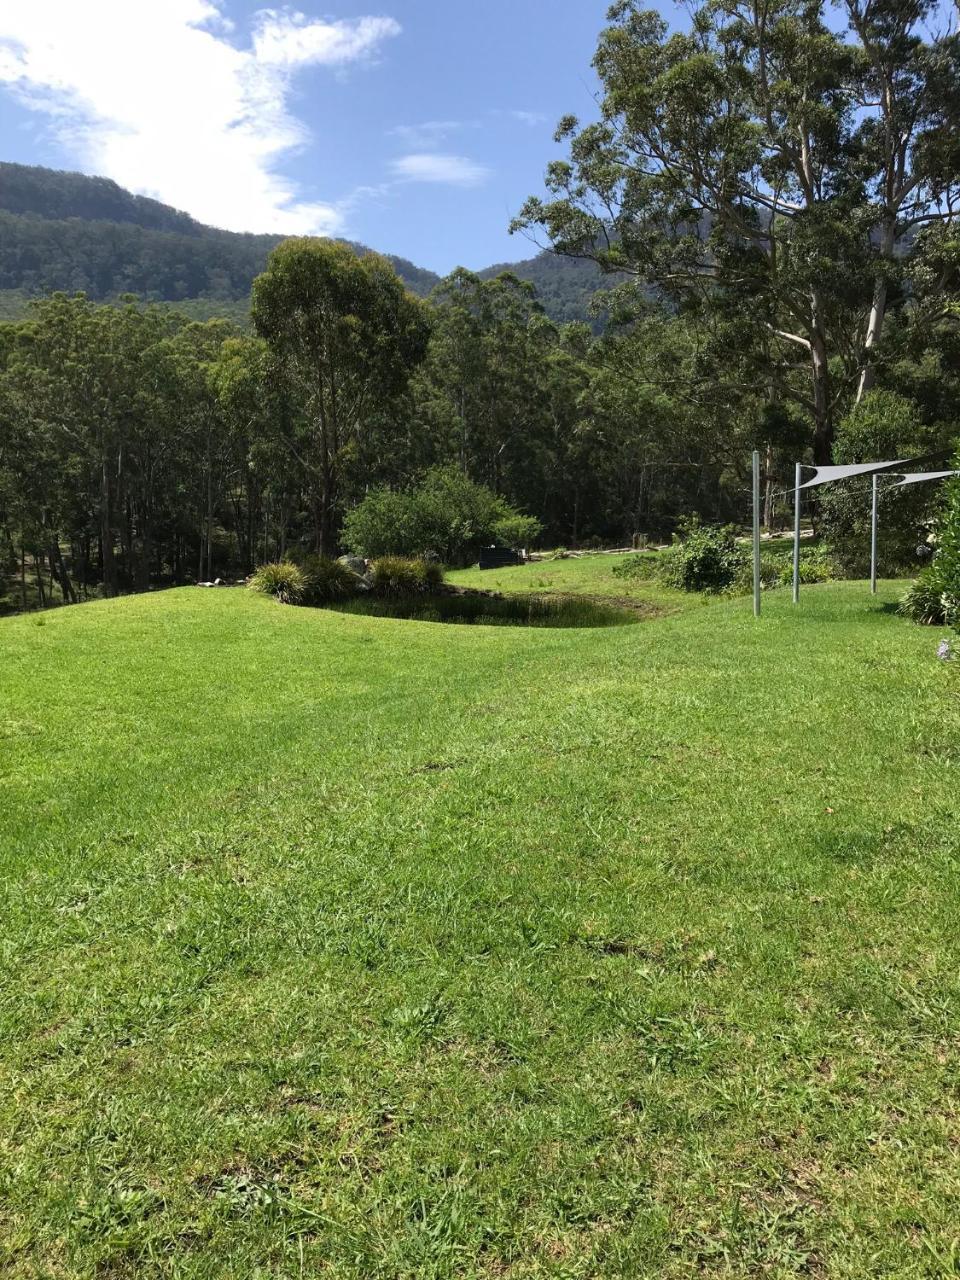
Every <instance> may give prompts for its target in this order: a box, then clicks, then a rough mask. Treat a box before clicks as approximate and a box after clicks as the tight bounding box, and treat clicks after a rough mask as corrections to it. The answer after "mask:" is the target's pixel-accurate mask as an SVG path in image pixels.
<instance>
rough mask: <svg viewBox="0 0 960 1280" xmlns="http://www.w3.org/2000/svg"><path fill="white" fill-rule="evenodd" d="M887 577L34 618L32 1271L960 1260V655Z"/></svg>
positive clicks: (9, 813)
mask: <svg viewBox="0 0 960 1280" xmlns="http://www.w3.org/2000/svg"><path fill="white" fill-rule="evenodd" d="M881 592H882V593H881V597H880V600H879V602H875V601H873V600H871V598H870V597H869V595H868V593H867V592H866V590H865V588H864V587H863V586H862V584H842V585H837V586H830V587H818V588H813V589H810V590H808V591H806V592H805V594H804V600H803V604H802V608H801V609H800V610H799V611H794V610H793V609H792V608H791V605H790V601H789V595H788V594H787V593H784V592H780V593H774V594H773V595H771V596H770V597H768V598H767V600H765V608H764V616H763V617H762V618H761V619H760V621H759V622H755V621H754V619H753V618H752V617H751V615H750V606H749V601H744V600H734V601H730V602H720V603H717V604H715V605H713V606H712V607H710V608H702V609H696V610H693V611H691V612H689V613H686V614H678V615H676V616H671V617H667V618H662V619H659V620H656V621H652V622H649V623H645V624H642V625H639V626H633V627H621V628H609V629H604V630H597V631H567V632H562V631H549V630H548V631H544V630H519V629H510V628H504V627H498V628H489V629H488V628H483V627H465V628H457V627H449V626H442V625H431V624H417V623H407V622H400V621H392V620H380V619H367V618H361V617H352V616H346V615H336V614H330V613H324V612H314V611H309V610H294V609H284V608H281V607H279V606H276V605H274V604H273V603H272V602H270V601H268V600H266V599H262V598H255V597H252V596H250V595H249V594H248V593H246V592H244V591H241V590H236V591H219V592H218V591H207V592H204V591H198V590H195V589H185V590H180V591H174V592H169V593H165V594H156V595H152V596H141V597H133V598H128V599H125V600H120V601H110V602H98V603H94V604H90V605H84V606H79V607H76V608H73V609H63V610H57V611H54V612H52V613H50V614H48V615H46V616H43V617H41V616H37V615H33V616H23V617H16V618H10V619H5V620H2V621H0V849H2V851H3V855H2V868H3V879H2V893H3V902H2V919H3V932H2V937H0V958H2V964H3V975H2V981H0V992H2V997H0V1271H2V1273H3V1274H4V1275H5V1276H7V1275H9V1276H13V1277H17V1278H19V1277H38V1276H57V1277H61V1276H83V1277H94V1276H97V1277H111V1278H113V1277H121V1276H131V1277H132V1276H136V1277H137V1278H138V1280H140V1278H141V1277H153V1276H157V1277H159V1276H164V1277H169V1276H176V1277H210V1278H212V1277H218V1278H219V1277H223V1276H236V1277H253V1276H290V1277H295V1276H302V1275H331V1276H337V1277H341V1276H343V1277H357V1278H358V1280H359V1278H360V1277H384V1280H386V1278H387V1277H390V1278H391V1280H392V1278H394V1277H454V1276H456V1277H493V1276H497V1277H502V1276H509V1277H514V1278H515V1277H541V1276H551V1277H554V1276H556V1277H580V1276H583V1277H587V1276H591V1277H592V1276H604V1277H618V1276H623V1277H627V1276H629V1277H651V1278H653V1277H658V1278H659V1277H687V1276H691V1275H698V1274H707V1275H727V1276H744V1275H761V1274H763V1275H770V1276H778V1277H782V1276H790V1275H804V1276H830V1277H832V1278H833V1277H848V1278H850V1280H853V1278H854V1277H856V1280H862V1278H863V1277H872V1276H893V1275H896V1276H908V1275H909V1276H930V1277H933V1276H942V1275H944V1274H949V1273H950V1268H951V1267H952V1266H953V1264H954V1258H955V1253H956V1247H955V1238H956V1234H957V1231H956V1222H957V1218H958V1211H960V1170H958V1165H957V1159H956V1151H957V1146H958V1142H960V1110H958V1103H957V1083H958V1073H960V1057H958V1051H957V1042H956V1035H955V1028H956V1025H957V1018H958V1016H960V943H958V937H960V935H958V931H957V924H958V906H960V890H958V877H957V870H958V858H960V822H958V808H960V788H958V783H957V780H958V765H960V749H958V742H960V697H958V695H960V688H958V685H957V678H956V674H955V673H954V672H953V671H951V669H950V667H949V666H948V665H946V664H938V663H937V662H936V661H935V660H934V658H933V649H934V647H935V643H936V639H937V637H936V635H935V634H934V633H931V632H930V631H926V630H921V629H917V628H912V627H910V626H909V625H907V624H906V623H904V622H903V621H902V620H900V619H898V618H897V617H895V616H894V615H892V614H891V613H890V612H886V611H884V608H883V605H884V603H888V602H889V601H890V600H892V599H893V598H894V597H895V594H896V588H895V586H894V585H893V584H889V585H887V586H884V587H882V589H881Z"/></svg>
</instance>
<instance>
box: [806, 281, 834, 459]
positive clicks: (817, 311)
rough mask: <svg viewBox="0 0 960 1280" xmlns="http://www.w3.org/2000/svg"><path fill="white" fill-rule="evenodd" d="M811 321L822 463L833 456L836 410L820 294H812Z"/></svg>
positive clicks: (816, 447)
mask: <svg viewBox="0 0 960 1280" xmlns="http://www.w3.org/2000/svg"><path fill="white" fill-rule="evenodd" d="M811 313H812V316H811V318H812V323H811V325H810V368H811V373H812V377H813V461H814V462H815V463H816V465H817V466H818V467H820V466H826V465H828V464H829V462H830V460H831V458H832V457H833V414H832V411H831V406H830V365H829V360H828V357H827V344H826V339H825V338H824V335H823V329H822V327H821V316H822V307H821V301H820V298H819V296H818V295H817V294H816V293H814V295H813V298H812V307H811Z"/></svg>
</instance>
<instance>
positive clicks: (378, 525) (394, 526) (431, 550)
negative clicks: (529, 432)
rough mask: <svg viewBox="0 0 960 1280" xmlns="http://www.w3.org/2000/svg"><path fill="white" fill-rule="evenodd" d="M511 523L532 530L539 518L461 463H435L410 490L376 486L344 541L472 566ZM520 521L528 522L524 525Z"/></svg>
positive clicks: (349, 522) (378, 551) (364, 551)
mask: <svg viewBox="0 0 960 1280" xmlns="http://www.w3.org/2000/svg"><path fill="white" fill-rule="evenodd" d="M504 522H509V526H510V527H511V528H512V529H513V531H514V533H516V532H517V531H520V530H525V531H526V534H527V535H528V536H535V535H534V534H533V527H534V525H536V526H537V531H539V522H538V521H534V520H532V517H529V516H524V515H522V514H521V513H520V512H519V511H516V510H514V508H513V507H511V506H510V505H509V503H507V502H505V501H504V499H503V498H500V497H498V496H497V494H495V493H494V492H493V490H492V489H488V488H487V487H486V486H485V485H482V484H475V483H474V481H472V480H470V479H469V477H467V476H465V475H464V474H463V473H462V472H461V471H460V469H459V468H458V467H435V468H434V469H433V470H431V471H428V472H427V474H426V475H425V476H424V478H423V480H422V481H421V482H420V483H419V484H418V485H416V486H414V487H413V488H411V489H405V490H392V489H373V490H371V492H370V493H368V494H367V496H366V497H365V498H364V499H363V501H362V502H360V503H359V504H358V505H357V506H355V507H354V508H353V509H352V510H350V511H348V512H347V516H346V519H345V520H344V525H343V542H344V545H345V546H347V547H349V548H350V550H351V551H354V552H356V554H357V555H362V556H367V557H371V558H376V557H378V556H379V557H383V556H406V557H418V558H420V557H426V556H431V555H432V556H436V557H438V558H439V559H440V560H442V561H443V562H444V563H445V564H468V563H469V562H470V560H472V559H473V558H475V556H476V554H477V552H478V551H479V549H480V547H482V546H485V545H488V544H489V543H491V542H494V541H495V540H496V539H497V537H498V533H497V530H498V528H499V527H501V526H503V525H504ZM517 522H524V523H522V524H520V523H517Z"/></svg>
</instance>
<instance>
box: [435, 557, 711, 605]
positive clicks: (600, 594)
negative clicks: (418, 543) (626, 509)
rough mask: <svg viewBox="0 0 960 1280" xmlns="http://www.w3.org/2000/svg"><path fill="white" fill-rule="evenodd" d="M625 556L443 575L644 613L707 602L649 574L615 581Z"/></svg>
mask: <svg viewBox="0 0 960 1280" xmlns="http://www.w3.org/2000/svg"><path fill="white" fill-rule="evenodd" d="M625 558H626V557H624V556H621V555H614V554H604V555H590V556H583V557H581V558H578V559H574V558H570V559H567V560H533V561H530V563H528V564H522V565H513V566H510V567H508V568H505V569H477V568H473V569H454V570H451V571H449V572H448V573H447V575H446V577H447V581H448V582H450V583H452V584H453V586H455V587H469V588H471V589H474V590H476V589H480V590H485V591H502V592H504V593H505V594H510V595H513V594H521V593H524V594H526V593H532V594H534V595H579V596H589V597H591V598H594V599H610V600H619V601H624V602H627V603H630V604H632V605H633V606H634V607H635V608H639V609H642V610H645V611H647V612H649V613H673V612H676V611H678V610H689V609H693V608H698V607H700V606H701V605H703V604H705V603H706V602H707V600H706V598H705V597H703V596H697V595H690V594H688V593H687V592H684V591H675V590H673V588H671V587H666V586H664V585H663V583H661V582H657V581H656V580H655V579H654V578H653V577H652V576H651V577H650V578H624V577H617V576H616V575H615V574H614V572H613V570H614V567H615V566H616V565H618V564H620V563H621V562H622V561H623V560H624V559H625ZM650 560H651V565H653V563H655V553H650Z"/></svg>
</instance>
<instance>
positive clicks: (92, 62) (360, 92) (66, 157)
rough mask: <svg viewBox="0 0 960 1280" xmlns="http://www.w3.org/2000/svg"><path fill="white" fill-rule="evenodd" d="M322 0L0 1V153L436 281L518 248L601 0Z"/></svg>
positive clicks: (587, 74)
mask: <svg viewBox="0 0 960 1280" xmlns="http://www.w3.org/2000/svg"><path fill="white" fill-rule="evenodd" d="M335 2H336V0H322V7H321V5H319V4H315V3H312V2H311V0H299V3H297V4H296V5H295V6H291V7H287V8H283V7H272V8H265V7H264V6H263V5H262V4H255V3H252V2H251V0H221V2H220V3H216V2H215V0H83V3H80V0H7V3H6V4H3V5H0V158H2V159H7V160H17V161H20V162H23V163H29V164H46V165H51V166H53V167H57V168H75V169H80V170H82V171H84V172H87V173H102V174H106V175H107V176H109V177H112V178H114V179H115V180H116V181H118V182H120V183H121V184H122V185H124V186H127V187H130V188H131V189H133V190H137V191H141V192H144V193H146V194H150V195H154V196H157V197H158V198H159V199H162V200H165V201H166V202H168V203H171V204H174V205H176V206H177V207H179V208H185V209H186V210H187V211H188V212H190V213H192V214H194V216H196V217H198V218H201V219H202V220H203V221H207V222H212V223H214V224H216V225H219V226H229V227H231V228H233V229H235V230H250V231H283V232H320V233H332V234H340V235H344V236H347V237H349V238H351V239H356V240H361V241H363V242H365V243H367V244H369V245H371V246H373V247H374V248H377V249H382V250H385V251H389V252H393V253H398V254H402V255H403V256H405V257H408V258H410V259H412V260H413V261H414V262H417V263H418V264H420V265H422V266H426V267H431V268H433V269H434V270H436V271H439V272H446V271H449V270H451V269H452V268H453V267H454V266H456V265H458V264H462V265H465V266H468V267H473V268H479V267H483V266H487V265H489V264H491V263H494V262H500V261H510V260H516V259H519V258H524V257H528V256H530V254H531V253H532V252H534V251H535V250H534V247H533V246H532V245H530V244H529V243H528V242H527V241H526V240H524V239H523V238H521V237H517V236H513V237H511V236H509V235H508V234H507V224H508V222H509V220H510V217H511V215H512V214H513V213H515V212H516V211H517V209H518V208H519V206H520V204H521V203H522V201H523V199H524V198H525V197H526V196H527V195H529V194H531V193H533V192H538V191H540V190H541V186H542V181H541V180H542V175H543V170H544V167H545V165H546V163H547V161H548V160H549V159H550V158H551V157H552V156H553V155H554V154H556V153H557V148H556V147H555V146H554V144H553V142H552V132H553V128H554V125H555V123H556V121H557V119H558V118H559V117H560V116H561V115H563V114H564V113H566V112H568V111H573V112H576V113H577V114H580V115H584V116H589V115H590V114H591V113H592V110H593V102H592V92H593V86H594V78H593V73H592V71H591V68H590V59H591V57H592V54H593V50H594V46H595V42H596V36H597V33H598V32H599V30H600V29H601V27H602V26H603V23H604V15H605V11H606V8H607V0H392V2H391V0H385V3H384V7H383V8H382V9H380V8H374V7H371V6H370V5H369V4H366V3H363V0H340V3H339V4H337V6H336V8H333V9H331V8H328V5H329V4H330V3H335Z"/></svg>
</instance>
